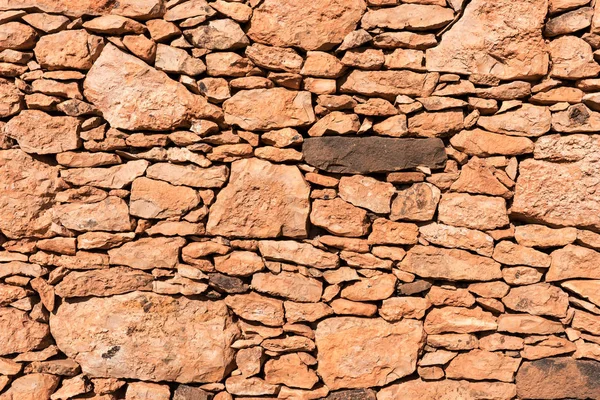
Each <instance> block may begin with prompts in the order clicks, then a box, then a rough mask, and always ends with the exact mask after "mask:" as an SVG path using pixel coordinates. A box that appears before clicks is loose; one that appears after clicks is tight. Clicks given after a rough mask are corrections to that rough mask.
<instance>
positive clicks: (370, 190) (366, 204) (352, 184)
mask: <svg viewBox="0 0 600 400" xmlns="http://www.w3.org/2000/svg"><path fill="white" fill-rule="evenodd" d="M338 189H339V195H340V197H341V198H342V199H344V200H346V201H347V202H350V203H352V204H354V205H355V206H358V207H363V208H366V209H368V210H371V211H373V212H375V213H382V214H386V213H389V212H390V202H391V200H392V196H393V195H394V192H395V188H394V185H392V184H391V183H389V182H381V181H378V180H377V179H375V178H371V177H368V176H361V175H355V176H351V177H348V176H344V177H342V179H340V182H339V188H338Z"/></svg>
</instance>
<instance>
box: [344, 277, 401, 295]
mask: <svg viewBox="0 0 600 400" xmlns="http://www.w3.org/2000/svg"><path fill="white" fill-rule="evenodd" d="M395 290H396V277H395V276H394V275H392V274H383V275H375V276H373V277H371V278H363V279H361V280H358V281H356V282H352V283H350V284H349V285H348V286H346V287H345V288H344V289H342V292H341V296H342V297H343V298H346V299H348V300H352V301H378V300H385V299H387V298H388V297H390V296H391V295H393V294H394V291H395Z"/></svg>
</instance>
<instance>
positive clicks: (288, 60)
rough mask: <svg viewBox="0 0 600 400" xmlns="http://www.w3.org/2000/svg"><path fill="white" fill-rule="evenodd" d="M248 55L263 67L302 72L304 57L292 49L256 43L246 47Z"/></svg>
mask: <svg viewBox="0 0 600 400" xmlns="http://www.w3.org/2000/svg"><path fill="white" fill-rule="evenodd" d="M245 53H246V57H248V58H249V59H250V60H252V62H253V63H254V64H256V65H258V66H259V67H261V68H265V69H270V70H273V71H287V72H300V70H301V69H302V64H303V63H304V60H303V58H302V57H301V56H300V55H299V54H298V53H296V52H295V51H294V50H292V49H286V48H283V47H273V46H265V45H262V44H260V43H254V44H253V45H252V46H249V47H247V48H246V52H245Z"/></svg>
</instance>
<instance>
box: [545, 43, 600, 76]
mask: <svg viewBox="0 0 600 400" xmlns="http://www.w3.org/2000/svg"><path fill="white" fill-rule="evenodd" d="M549 47H550V57H551V59H552V70H551V71H550V76H551V77H553V78H558V79H582V78H591V77H595V76H596V75H598V73H599V72H600V65H598V64H597V63H596V62H595V61H594V55H593V52H592V47H591V46H590V45H589V44H588V43H587V42H586V41H584V40H583V39H580V38H578V37H576V36H562V37H560V38H558V39H555V40H553V41H551V42H550V46H549Z"/></svg>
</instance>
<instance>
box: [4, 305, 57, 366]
mask: <svg viewBox="0 0 600 400" xmlns="http://www.w3.org/2000/svg"><path fill="white" fill-rule="evenodd" d="M49 333H50V332H49V330H48V325H46V324H43V323H40V322H36V321H34V320H32V319H31V318H29V315H27V313H26V312H24V311H21V310H17V309H16V308H12V307H0V356H3V355H6V354H12V353H24V352H27V351H31V350H37V349H39V348H42V347H44V346H47V345H48V344H49V343H50V342H49V340H48V339H49Z"/></svg>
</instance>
